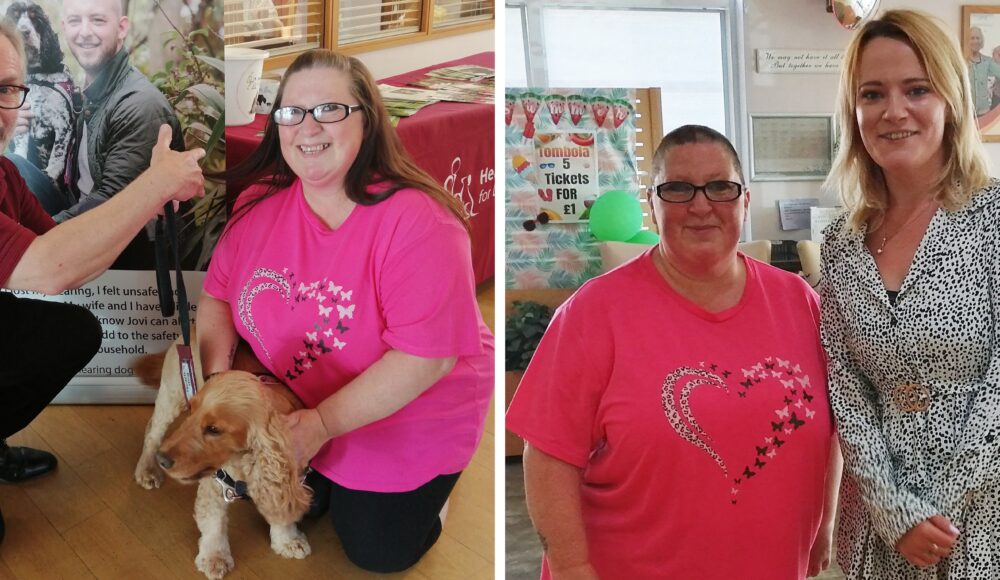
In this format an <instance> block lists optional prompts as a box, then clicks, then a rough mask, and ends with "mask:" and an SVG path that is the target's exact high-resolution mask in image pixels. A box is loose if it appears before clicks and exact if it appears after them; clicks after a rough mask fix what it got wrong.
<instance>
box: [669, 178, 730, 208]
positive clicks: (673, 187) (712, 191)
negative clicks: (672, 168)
mask: <svg viewBox="0 0 1000 580" xmlns="http://www.w3.org/2000/svg"><path fill="white" fill-rule="evenodd" d="M699 191H703V192H705V197H706V198H707V199H708V201H718V202H722V201H733V200H734V199H737V198H739V197H740V196H741V195H743V184H742V183H736V182H735V181H709V182H708V183H706V184H705V185H694V184H692V183H688V182H686V181H668V182H666V183H661V184H659V185H657V186H656V197H658V198H660V199H662V200H663V201H665V202H667V203H687V202H689V201H691V200H692V199H694V196H695V194H696V193H698V192H699Z"/></svg>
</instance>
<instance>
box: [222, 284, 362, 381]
mask: <svg viewBox="0 0 1000 580" xmlns="http://www.w3.org/2000/svg"><path fill="white" fill-rule="evenodd" d="M292 278H293V274H292V273H290V272H288V270H287V268H286V269H285V270H284V271H283V272H278V271H276V270H272V269H269V268H258V269H257V270H255V271H254V272H253V274H252V275H251V277H250V278H249V279H248V280H247V282H246V283H245V284H244V286H243V288H242V290H241V291H240V295H239V298H238V300H237V315H238V316H239V319H240V322H241V323H242V324H243V326H244V327H245V328H246V329H247V331H248V332H249V334H250V336H252V337H253V339H254V340H255V341H256V342H257V345H258V346H259V347H260V352H261V353H262V354H263V356H264V357H265V358H266V359H267V361H268V362H269V363H270V366H271V367H272V368H275V369H276V372H279V373H281V372H282V370H285V369H287V370H285V372H284V373H283V376H284V377H285V378H286V379H287V380H289V381H293V380H296V379H297V378H298V377H299V376H301V375H302V374H303V373H304V372H305V371H307V370H308V369H311V368H312V366H313V365H312V363H314V362H317V361H318V357H321V356H323V355H326V354H329V353H332V352H335V351H343V350H344V349H345V348H347V347H348V341H347V340H342V339H343V338H344V336H345V333H346V332H347V331H348V330H349V329H348V328H347V327H346V326H344V325H343V324H342V323H341V322H340V319H342V318H349V319H353V318H354V314H355V312H356V304H350V305H347V304H345V303H344V302H345V301H349V300H350V299H351V297H352V295H353V291H352V290H347V291H344V287H343V285H337V284H334V283H333V282H332V281H330V282H328V281H327V280H326V279H324V280H323V281H322V282H320V281H315V282H312V283H307V282H298V283H297V284H294V285H293V283H292V282H291V280H292ZM327 282H328V284H327ZM268 295H270V297H269V298H266V299H264V301H263V302H261V297H262V296H268ZM327 299H329V300H330V301H331V302H333V304H330V305H329V306H324V302H326V300H327ZM338 299H339V301H338ZM309 301H315V303H316V308H315V309H313V308H312V307H306V308H304V309H303V308H302V307H301V306H299V305H301V304H302V303H304V302H309ZM255 305H256V309H257V314H258V315H259V314H260V312H267V314H268V315H267V316H266V317H261V318H260V321H258V320H257V319H256V318H255V316H254V313H255ZM262 305H263V306H262ZM297 306H299V307H298V308H297ZM334 306H336V309H337V315H336V316H334ZM282 307H284V308H287V309H288V310H289V313H290V315H291V317H292V318H290V319H289V318H285V317H284V316H283V315H282V316H278V317H276V316H275V313H279V314H280V311H281V308H282ZM261 308H263V309H264V310H263V311H262V310H260V309H261ZM274 320H301V321H303V322H305V321H308V323H307V325H306V328H305V329H303V330H302V334H300V335H299V336H300V337H302V338H303V340H302V341H301V343H297V344H296V347H298V348H296V349H295V350H292V349H283V348H281V347H280V346H277V347H276V345H274V344H273V339H271V340H272V344H271V348H269V346H268V340H266V339H267V337H269V336H271V335H270V333H268V332H263V333H262V332H261V329H260V327H259V324H260V322H263V324H264V325H265V326H267V325H268V324H273V322H267V321H274ZM333 324H335V325H336V326H333ZM335 330H336V331H338V332H339V334H340V336H339V338H334V337H333V333H334V331H335ZM331 339H333V343H332V344H331V343H330V341H331ZM302 347H304V350H300V349H302ZM282 351H284V352H282ZM275 356H278V358H279V359H281V360H275ZM286 356H287V357H288V358H287V360H284V357H286Z"/></svg>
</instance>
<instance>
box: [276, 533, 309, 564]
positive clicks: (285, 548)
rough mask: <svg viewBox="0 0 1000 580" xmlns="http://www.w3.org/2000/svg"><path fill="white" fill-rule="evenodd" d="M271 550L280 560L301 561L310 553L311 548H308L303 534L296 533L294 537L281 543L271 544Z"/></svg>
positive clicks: (307, 542) (307, 541)
mask: <svg viewBox="0 0 1000 580" xmlns="http://www.w3.org/2000/svg"><path fill="white" fill-rule="evenodd" d="M271 549H272V550H274V553H275V554H277V555H279V556H281V557H282V558H295V559H297V560H301V559H302V558H305V557H306V556H308V555H309V554H311V553H312V548H310V547H309V540H307V539H306V536H305V534H303V533H302V532H298V533H297V535H296V536H294V537H292V538H289V539H288V540H286V541H284V542H282V543H278V542H271Z"/></svg>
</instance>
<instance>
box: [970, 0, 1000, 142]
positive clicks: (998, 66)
mask: <svg viewBox="0 0 1000 580" xmlns="http://www.w3.org/2000/svg"><path fill="white" fill-rule="evenodd" d="M962 52H963V53H964V55H965V60H966V62H967V63H968V65H969V82H970V83H971V84H972V99H973V101H974V102H975V105H976V120H977V121H978V123H979V132H980V133H981V134H982V136H983V141H1000V6H962Z"/></svg>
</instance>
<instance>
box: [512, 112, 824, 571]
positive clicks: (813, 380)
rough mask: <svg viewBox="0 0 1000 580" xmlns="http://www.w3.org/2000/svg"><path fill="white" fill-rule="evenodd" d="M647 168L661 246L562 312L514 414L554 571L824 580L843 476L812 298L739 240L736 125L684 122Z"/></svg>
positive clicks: (743, 200)
mask: <svg viewBox="0 0 1000 580" xmlns="http://www.w3.org/2000/svg"><path fill="white" fill-rule="evenodd" d="M653 168H654V171H653V176H654V179H655V181H654V183H656V184H657V185H656V187H655V196H653V195H652V194H650V196H649V203H650V205H651V207H652V208H653V215H654V219H655V223H656V224H657V225H658V227H659V231H660V243H659V244H658V245H657V246H654V247H653V248H651V249H650V250H649V251H647V252H645V253H644V254H643V255H641V256H639V257H637V258H636V259H634V260H632V261H630V262H628V263H626V264H624V265H622V266H621V267H619V268H617V269H615V270H612V271H611V272H608V273H607V274H605V275H603V276H599V277H597V278H595V279H593V280H590V281H589V282H587V283H586V284H584V285H583V286H582V287H581V288H580V289H579V290H578V291H577V292H576V293H575V294H574V295H573V296H572V297H571V298H570V299H569V300H568V301H567V302H566V303H565V304H563V305H562V307H560V309H559V310H558V311H557V313H556V315H555V317H554V319H553V320H552V323H551V325H550V326H549V328H548V330H547V331H546V333H545V336H544V337H543V338H542V341H541V343H540V344H539V347H538V350H537V351H536V353H535V356H534V357H533V358H532V361H531V364H530V365H529V366H528V369H527V371H526V372H525V375H524V378H523V379H522V381H521V384H520V386H519V388H518V391H517V393H516V395H515V396H514V399H513V401H512V403H511V405H510V409H509V411H508V413H507V426H508V428H510V429H511V430H512V431H514V432H516V433H518V434H520V435H521V436H522V437H524V439H525V440H526V441H527V447H526V450H525V453H524V475H525V489H526V492H527V503H528V509H529V511H530V513H531V517H532V521H533V522H534V524H535V527H536V528H537V529H538V532H539V535H540V536H541V538H542V544H543V546H544V549H545V558H544V561H543V566H542V577H543V578H553V579H559V578H573V579H577V578H584V579H592V578H605V579H608V578H685V579H687V578H698V579H699V580H711V579H718V580H730V579H732V578H746V579H750V580H799V579H801V578H804V577H805V576H806V575H807V574H808V575H816V574H818V573H819V572H820V571H822V570H823V569H824V568H825V567H826V566H827V565H828V563H829V561H830V545H831V538H832V533H833V515H834V512H835V509H834V507H835V503H836V486H837V482H838V480H839V463H838V462H839V454H838V453H836V452H834V453H832V454H831V452H830V451H831V447H832V446H834V445H835V443H834V441H835V439H834V438H833V436H832V435H833V426H832V420H831V416H830V410H829V402H828V400H827V393H826V364H825V359H824V355H823V350H822V347H821V345H820V339H819V304H818V300H817V298H816V294H815V293H814V292H813V291H812V289H811V288H809V286H808V285H807V284H806V283H805V282H804V281H803V280H802V279H800V278H799V277H798V276H795V275H794V274H790V273H788V272H784V271H781V270H778V269H777V268H774V267H772V266H769V265H767V264H763V263H760V262H756V261H754V260H752V259H750V258H748V257H746V256H744V255H743V254H741V253H739V252H738V251H737V242H738V241H739V238H740V229H741V227H742V224H743V220H744V217H745V216H746V211H747V206H748V204H749V195H748V192H747V191H746V189H745V187H744V186H743V183H744V181H743V176H742V169H741V168H740V163H739V159H738V158H737V155H736V152H735V150H734V149H733V147H732V145H731V144H730V143H729V141H728V140H727V139H726V138H725V137H724V136H722V135H721V134H719V133H718V132H716V131H714V130H712V129H710V128H708V127H701V126H696V125H687V126H684V127H680V128H678V129H676V130H674V131H672V132H671V133H670V134H668V135H667V136H666V137H665V138H664V139H663V141H662V143H661V144H660V146H659V148H658V149H657V151H656V153H655V155H654V157H653Z"/></svg>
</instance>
